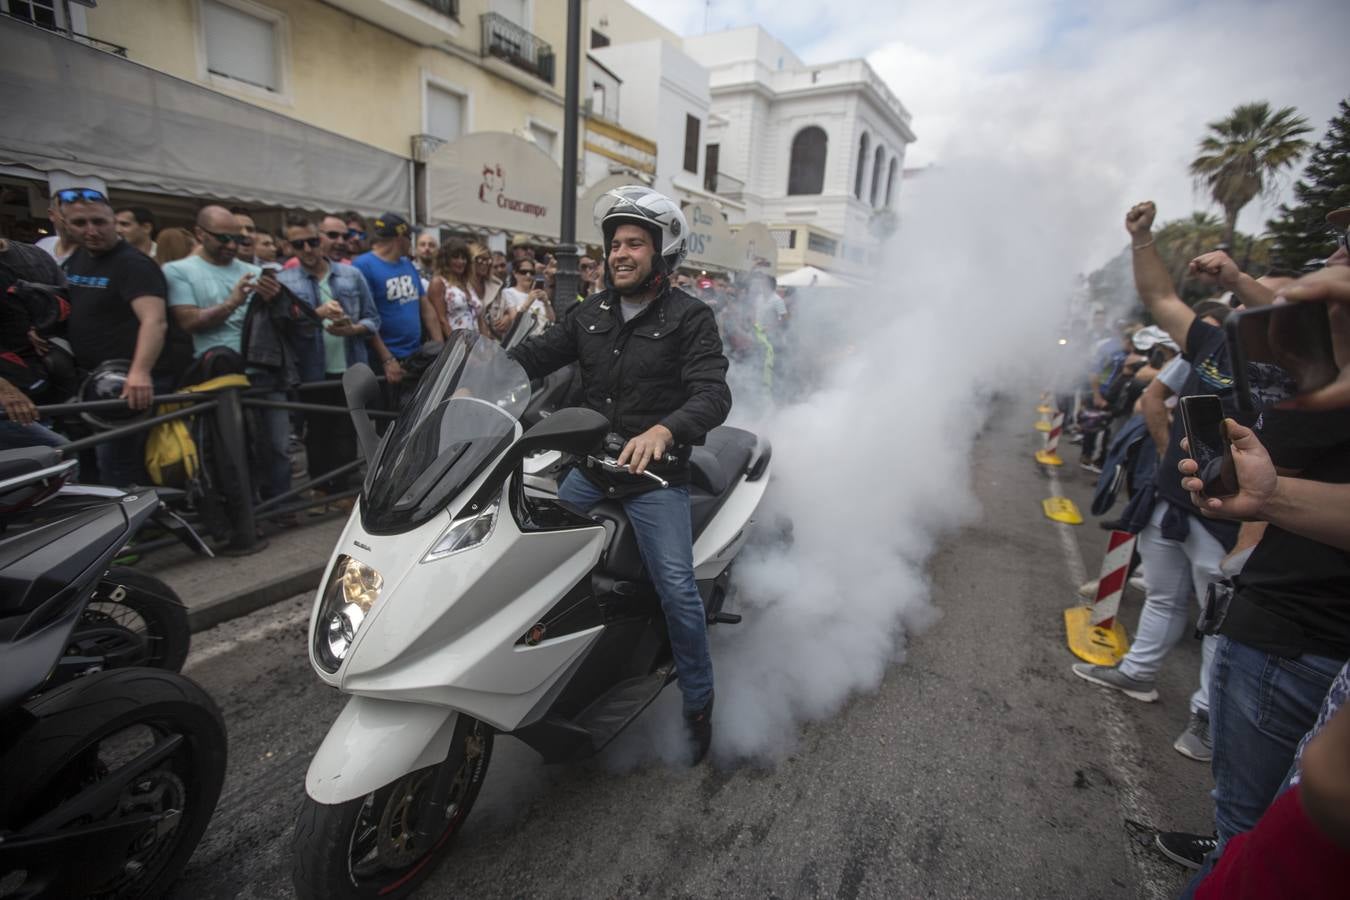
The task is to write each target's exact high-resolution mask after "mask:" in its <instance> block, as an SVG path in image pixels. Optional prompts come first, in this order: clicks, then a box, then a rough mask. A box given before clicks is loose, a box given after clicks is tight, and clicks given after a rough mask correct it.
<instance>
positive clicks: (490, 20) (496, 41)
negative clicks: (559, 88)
mask: <svg viewBox="0 0 1350 900" xmlns="http://www.w3.org/2000/svg"><path fill="white" fill-rule="evenodd" d="M483 55H484V56H495V57H497V58H498V59H501V60H504V61H506V62H508V63H510V64H511V65H513V66H515V67H516V68H517V69H521V70H522V71H525V72H529V73H530V74H531V75H534V76H535V77H537V78H541V79H543V80H544V81H546V82H548V83H549V84H552V83H553V67H554V56H553V47H552V46H550V45H549V43H548V42H547V41H544V40H542V39H541V38H539V37H538V36H537V35H534V34H531V33H530V32H528V31H526V30H525V29H524V28H521V27H520V26H519V25H517V24H516V23H515V22H512V21H511V20H510V19H508V18H506V17H505V16H503V15H499V14H498V13H484V14H483Z"/></svg>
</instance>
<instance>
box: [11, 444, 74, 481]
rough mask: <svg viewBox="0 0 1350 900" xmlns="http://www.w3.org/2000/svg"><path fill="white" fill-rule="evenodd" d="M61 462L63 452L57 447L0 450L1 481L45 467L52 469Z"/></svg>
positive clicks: (29, 473) (38, 470)
mask: <svg viewBox="0 0 1350 900" xmlns="http://www.w3.org/2000/svg"><path fill="white" fill-rule="evenodd" d="M60 462H61V454H60V452H59V451H58V450H57V449H56V448H55V447H22V448H20V449H18V450H5V451H4V452H0V481H8V480H9V479H11V478H21V477H22V476H24V475H31V474H32V473H34V472H40V471H42V470H43V469H50V468H51V467H52V466H54V465H57V464H58V463H60Z"/></svg>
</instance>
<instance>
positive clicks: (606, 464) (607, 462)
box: [587, 456, 670, 488]
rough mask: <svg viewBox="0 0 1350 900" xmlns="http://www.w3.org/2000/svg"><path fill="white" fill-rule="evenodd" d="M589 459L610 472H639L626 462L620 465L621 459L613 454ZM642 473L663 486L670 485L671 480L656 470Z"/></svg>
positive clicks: (631, 473) (633, 473) (630, 473)
mask: <svg viewBox="0 0 1350 900" xmlns="http://www.w3.org/2000/svg"><path fill="white" fill-rule="evenodd" d="M587 459H589V460H590V461H591V462H593V463H595V464H596V465H598V466H600V468H602V469H605V470H606V471H608V472H625V473H627V474H629V475H636V474H637V473H636V472H634V471H633V470H632V468H631V467H630V466H629V464H627V463H625V464H623V465H619V461H618V460H617V459H615V458H614V457H612V456H607V457H605V458H603V459H602V458H600V457H598V456H589V457H587ZM642 474H643V475H646V476H647V477H648V478H650V479H651V480H652V481H655V482H656V483H657V484H659V485H661V487H663V488H668V487H670V482H669V481H666V480H665V479H664V478H662V477H661V476H660V475H657V474H656V473H655V472H647V471H644V472H643V473H642Z"/></svg>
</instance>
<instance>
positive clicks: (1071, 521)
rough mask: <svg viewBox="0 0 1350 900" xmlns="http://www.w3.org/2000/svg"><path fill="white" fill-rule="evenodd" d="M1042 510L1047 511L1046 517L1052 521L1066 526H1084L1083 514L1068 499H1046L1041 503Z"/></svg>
mask: <svg viewBox="0 0 1350 900" xmlns="http://www.w3.org/2000/svg"><path fill="white" fill-rule="evenodd" d="M1041 509H1043V510H1045V517H1046V518H1047V519H1050V520H1052V521H1055V522H1063V523H1064V524H1065V525H1082V524H1083V514H1082V513H1080V512H1079V511H1078V507H1077V506H1075V505H1074V502H1073V501H1072V500H1070V499H1069V498H1068V497H1046V498H1045V499H1044V500H1042V501H1041Z"/></svg>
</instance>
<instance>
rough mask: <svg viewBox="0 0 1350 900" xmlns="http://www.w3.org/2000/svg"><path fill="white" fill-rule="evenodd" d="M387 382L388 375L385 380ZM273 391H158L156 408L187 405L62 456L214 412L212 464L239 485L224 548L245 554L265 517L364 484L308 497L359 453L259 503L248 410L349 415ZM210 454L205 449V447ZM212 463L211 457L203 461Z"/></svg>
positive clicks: (50, 412) (77, 407) (311, 385)
mask: <svg viewBox="0 0 1350 900" xmlns="http://www.w3.org/2000/svg"><path fill="white" fill-rule="evenodd" d="M381 380H383V379H381ZM341 385H342V382H341V381H340V380H333V381H316V382H308V383H305V384H300V385H297V386H296V387H294V388H292V391H291V393H292V394H303V393H305V392H306V391H313V390H318V389H322V388H331V387H334V386H337V387H341ZM270 393H274V391H273V389H271V388H244V387H226V388H221V389H219V390H215V391H212V392H210V393H176V394H156V395H155V397H154V398H153V400H152V401H151V405H152V407H159V406H160V405H162V404H183V405H182V406H181V408H179V409H175V410H173V411H171V412H166V413H162V414H159V415H155V416H150V417H148V418H144V419H138V420H136V421H134V422H129V423H127V424H126V425H121V426H118V427H116V428H112V429H109V430H106V431H100V432H98V433H97V434H92V435H89V436H88V437H83V438H79V439H77V440H73V441H70V442H69V443H66V444H64V445H62V446H61V447H59V448H58V449H59V450H60V452H61V454H62V455H63V456H65V457H73V456H78V455H79V453H80V451H82V450H85V449H88V448H91V447H94V446H97V445H98V444H104V443H107V442H109V441H114V440H119V439H121V438H125V437H128V436H130V435H134V434H139V433H141V432H148V431H149V430H150V429H152V428H154V427H156V426H158V425H161V424H163V423H165V422H172V421H174V420H175V419H185V418H189V417H196V416H203V415H209V416H214V417H215V418H216V423H215V424H216V426H217V432H218V433H219V434H220V436H221V438H222V440H221V441H220V443H219V445H218V447H217V452H220V453H221V454H222V457H223V458H220V459H215V460H211V461H210V462H211V463H212V464H215V463H219V464H223V465H225V466H228V467H229V468H230V471H231V472H232V473H233V475H234V478H235V482H234V483H235V484H236V485H237V486H238V493H239V495H240V496H228V495H227V496H226V497H225V498H224V499H225V509H226V512H227V514H228V518H229V530H230V536H229V542H228V545H227V546H226V547H225V550H224V552H225V553H226V554H228V555H245V554H248V553H252V552H256V551H257V550H260V549H262V546H263V542H260V541H259V538H258V531H257V526H258V523H259V522H260V521H264V520H267V519H274V518H277V517H278V516H283V515H288V514H292V513H296V512H300V511H302V510H306V509H310V508H312V507H315V506H323V505H326V504H329V503H333V502H335V501H338V500H343V499H346V498H349V497H355V496H356V495H357V494H359V493H360V490H361V489H360V488H359V487H356V488H351V489H348V490H344V491H339V492H336V493H331V494H325V495H323V496H322V497H321V498H317V499H305V498H304V496H303V495H304V494H305V493H306V492H308V491H309V490H310V489H311V488H314V487H317V486H320V485H324V484H328V483H329V482H331V481H333V480H334V479H336V478H340V477H342V476H343V475H345V474H347V473H348V472H352V471H355V470H357V469H358V468H360V467H361V465H362V462H363V461H362V460H361V459H360V458H359V457H358V458H356V459H353V460H351V461H350V462H347V463H343V464H342V465H340V466H337V467H336V468H334V469H332V470H330V471H328V472H322V473H318V474H314V473H310V476H309V478H308V479H306V480H305V481H304V482H303V483H302V484H300V485H299V486H298V487H292V488H291V490H289V491H286V492H285V493H282V494H278V495H276V496H274V497H269V498H268V499H266V500H262V501H258V500H256V499H255V491H254V477H253V472H252V468H251V467H250V465H249V453H248V440H247V430H246V424H245V411H246V410H248V409H280V410H286V411H288V412H302V413H305V414H307V415H343V416H345V415H350V412H349V411H348V409H347V406H346V405H345V404H342V405H337V404H325V403H303V402H299V401H292V400H268V399H264V397H263V396H260V395H264V394H270ZM126 408H127V404H126V401H125V400H97V401H90V402H74V403H57V404H50V405H47V406H40V407H38V414H39V416H40V417H41V418H42V419H43V420H44V421H45V420H56V421H61V420H63V419H69V418H74V417H78V416H79V415H80V414H81V413H93V412H110V411H115V410H125V409H126ZM367 412H368V413H369V414H370V415H371V416H373V417H375V418H377V419H393V418H397V416H398V413H396V412H392V411H387V410H368V411H367ZM202 452H206V451H202ZM202 464H203V465H206V464H207V461H206V460H203V461H202ZM176 542H177V539H176V538H172V537H166V538H161V539H156V540H151V541H146V542H142V543H137V544H136V547H135V549H136V552H137V553H148V552H150V551H152V550H156V549H159V548H160V547H163V546H168V545H170V544H173V543H176Z"/></svg>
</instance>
